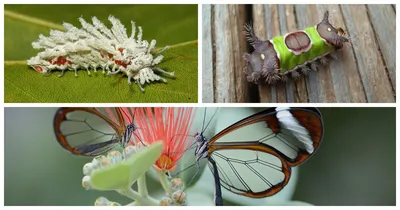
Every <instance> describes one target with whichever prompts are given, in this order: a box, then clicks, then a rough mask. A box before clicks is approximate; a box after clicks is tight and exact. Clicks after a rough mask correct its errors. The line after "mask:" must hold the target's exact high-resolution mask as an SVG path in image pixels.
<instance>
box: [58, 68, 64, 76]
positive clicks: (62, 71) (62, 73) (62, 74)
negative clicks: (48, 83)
mask: <svg viewBox="0 0 400 210" xmlns="http://www.w3.org/2000/svg"><path fill="white" fill-rule="evenodd" d="M64 71H65V69H62V70H61V74H59V75H58V77H62V76H64Z"/></svg>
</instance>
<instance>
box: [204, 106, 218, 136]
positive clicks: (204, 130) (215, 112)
mask: <svg viewBox="0 0 400 210" xmlns="http://www.w3.org/2000/svg"><path fill="white" fill-rule="evenodd" d="M218 109H219V108H217V110H215V112H214V114H213V116H212V117H211V119H210V121H208V123H207V125H206V127H205V128H204V130H202V131H201V133H203V132H204V131H205V130H206V129H207V128H208V126H209V125H210V123H211V121H212V120H213V119H214V117H215V115H216V114H217V112H218Z"/></svg>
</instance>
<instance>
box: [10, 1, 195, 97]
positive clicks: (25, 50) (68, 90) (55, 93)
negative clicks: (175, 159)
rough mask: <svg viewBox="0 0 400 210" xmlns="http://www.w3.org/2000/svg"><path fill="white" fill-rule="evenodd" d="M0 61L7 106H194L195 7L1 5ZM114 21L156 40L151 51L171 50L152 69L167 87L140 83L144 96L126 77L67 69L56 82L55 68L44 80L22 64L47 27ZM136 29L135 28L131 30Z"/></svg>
mask: <svg viewBox="0 0 400 210" xmlns="http://www.w3.org/2000/svg"><path fill="white" fill-rule="evenodd" d="M4 10H5V15H4V40H5V41H4V60H5V65H4V69H5V71H4V72H5V73H4V77H5V79H4V80H5V82H4V83H5V85H4V89H5V92H4V101H5V102H6V103H8V102H13V103H28V102H36V103H45V102H51V103H57V102H60V103H71V102H72V103H82V102H84V103H100V102H102V103H107V102H113V103H121V102H129V103H132V102H135V103H137V102H142V103H166V102H169V103H179V102H185V103H194V102H197V98H198V97H197V93H198V91H197V84H198V56H197V54H198V46H197V39H198V38H197V35H198V33H197V31H198V27H197V22H198V17H197V13H198V8H197V4H191V5H183V4H181V5H166V4H159V5H157V4H152V5H145V4H141V5H133V4H132V5H122V4H116V5H107V4H105V5H84V4H80V5H40V4H38V5H29V4H27V5H5V6H4ZM109 15H113V16H114V17H116V18H118V19H119V20H120V21H121V23H122V24H123V25H124V26H125V28H126V29H127V34H128V36H130V35H131V30H132V27H131V26H132V24H131V21H135V22H136V26H141V27H142V28H143V39H144V40H148V41H149V42H150V41H151V40H152V39H155V40H156V41H157V44H156V48H159V49H161V48H163V47H164V46H166V45H169V46H172V47H171V48H170V49H169V50H167V51H165V52H164V53H163V56H164V59H163V61H162V62H161V63H160V64H159V65H157V66H158V67H160V68H161V69H164V70H166V71H168V72H175V78H171V77H168V76H165V75H162V76H163V77H164V78H165V79H167V80H168V84H164V83H162V82H155V83H151V84H148V85H145V86H144V88H145V90H146V93H142V92H140V90H139V88H138V87H137V86H136V84H133V85H131V86H129V85H127V76H126V75H124V74H122V73H121V74H117V75H113V76H106V75H103V74H102V73H101V72H98V73H97V74H95V73H94V72H93V70H91V72H92V75H91V76H88V74H87V72H86V70H80V71H78V78H76V77H75V76H74V73H73V72H72V71H68V72H66V74H65V75H64V76H63V77H61V78H58V77H57V75H58V74H60V71H59V70H55V71H52V74H50V75H49V76H44V75H42V74H39V73H37V72H35V71H34V70H33V69H32V68H31V67H30V66H28V65H27V64H26V60H27V59H29V58H31V57H33V56H35V55H37V53H38V52H39V50H37V49H33V47H32V44H31V43H32V42H33V41H36V40H38V38H39V35H40V34H43V35H45V36H48V35H49V33H50V29H57V30H63V27H62V23H63V22H67V23H71V24H73V25H74V26H76V27H77V28H81V24H80V22H79V20H78V18H79V17H83V18H84V19H85V20H86V22H88V23H92V21H91V18H92V16H96V17H97V18H98V19H99V20H100V21H102V22H103V23H104V24H105V25H106V26H108V27H111V23H110V22H109V21H108V16H109ZM136 31H138V29H137V30H136ZM175 45H176V46H175Z"/></svg>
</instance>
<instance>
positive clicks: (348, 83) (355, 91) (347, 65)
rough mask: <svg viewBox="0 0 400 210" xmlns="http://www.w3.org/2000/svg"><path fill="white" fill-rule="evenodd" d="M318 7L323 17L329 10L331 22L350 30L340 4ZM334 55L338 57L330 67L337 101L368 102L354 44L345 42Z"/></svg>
mask: <svg viewBox="0 0 400 210" xmlns="http://www.w3.org/2000/svg"><path fill="white" fill-rule="evenodd" d="M359 6H363V5H359ZM317 8H318V11H319V15H320V16H321V17H322V16H323V13H324V12H325V11H329V14H330V17H329V19H330V22H331V23H332V24H333V25H334V26H336V27H341V28H343V30H345V32H347V31H349V29H348V28H346V23H345V22H344V20H343V16H342V12H341V9H340V7H339V5H333V4H332V5H331V4H330V5H318V6H317ZM350 42H351V40H350ZM334 56H336V57H337V60H332V62H330V63H329V69H330V73H331V77H332V84H333V91H334V95H335V97H336V101H338V102H343V103H348V102H352V103H364V102H366V96H365V92H364V88H363V85H362V82H361V78H360V76H359V73H358V68H357V61H356V59H355V57H354V52H353V48H352V45H351V44H350V43H347V44H345V45H344V47H343V48H342V49H341V50H339V51H337V52H335V53H334Z"/></svg>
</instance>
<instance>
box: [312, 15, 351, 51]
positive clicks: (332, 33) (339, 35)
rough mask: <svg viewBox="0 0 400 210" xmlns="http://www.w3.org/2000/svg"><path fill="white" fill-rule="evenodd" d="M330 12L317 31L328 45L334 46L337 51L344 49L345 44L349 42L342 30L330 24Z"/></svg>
mask: <svg viewBox="0 0 400 210" xmlns="http://www.w3.org/2000/svg"><path fill="white" fill-rule="evenodd" d="M328 18H329V12H328V11H326V12H325V14H324V19H323V20H322V21H321V22H320V23H319V24H318V25H317V31H318V33H319V35H320V36H321V38H322V39H324V40H325V41H326V42H327V43H329V44H330V45H332V46H334V47H335V48H336V49H340V48H342V47H343V44H344V43H346V42H348V41H349V40H348V39H347V38H346V37H344V31H343V29H342V28H337V29H336V28H335V27H333V26H332V24H331V23H329V20H328Z"/></svg>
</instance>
